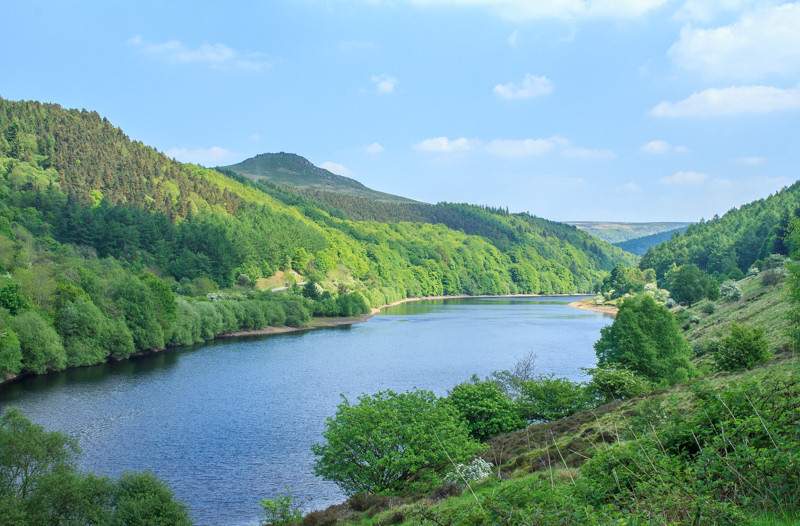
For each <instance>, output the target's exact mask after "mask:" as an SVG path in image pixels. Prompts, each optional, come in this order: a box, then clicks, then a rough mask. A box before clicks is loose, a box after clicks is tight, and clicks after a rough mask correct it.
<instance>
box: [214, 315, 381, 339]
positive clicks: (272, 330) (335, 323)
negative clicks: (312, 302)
mask: <svg viewBox="0 0 800 526" xmlns="http://www.w3.org/2000/svg"><path fill="white" fill-rule="evenodd" d="M371 317H372V314H362V315H361V316H356V317H355V318H311V321H309V323H308V325H305V326H303V327H286V326H283V327H264V328H263V329H257V330H252V331H233V332H226V333H223V334H217V335H216V336H215V337H214V338H238V337H240V336H269V335H271V334H285V333H287V332H299V331H313V330H315V329H325V328H329V327H342V326H345V325H353V324H355V323H362V322H365V321H367V320H368V319H370V318H371Z"/></svg>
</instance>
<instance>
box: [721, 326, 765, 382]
mask: <svg viewBox="0 0 800 526" xmlns="http://www.w3.org/2000/svg"><path fill="white" fill-rule="evenodd" d="M771 356H772V353H771V352H770V350H769V344H768V343H767V337H766V334H765V333H764V329H763V328H762V327H747V326H746V325H739V324H738V323H735V322H734V323H731V326H730V329H729V332H728V334H727V335H726V336H725V337H723V338H722V340H721V341H720V345H719V348H718V349H717V350H716V351H715V352H714V353H713V358H714V364H715V365H716V367H717V369H719V370H721V371H737V370H739V369H749V368H751V367H753V366H754V365H759V364H761V363H764V362H765V361H767V360H769V358H770V357H771Z"/></svg>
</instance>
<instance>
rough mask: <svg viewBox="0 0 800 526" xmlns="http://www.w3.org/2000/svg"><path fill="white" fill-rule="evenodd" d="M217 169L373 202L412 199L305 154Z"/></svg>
mask: <svg viewBox="0 0 800 526" xmlns="http://www.w3.org/2000/svg"><path fill="white" fill-rule="evenodd" d="M220 168H222V169H226V170H230V171H232V172H234V173H236V174H239V175H241V176H243V177H247V178H248V179H252V180H255V181H258V180H263V179H266V180H268V181H271V182H273V183H276V184H280V185H286V186H293V187H295V188H301V189H306V190H321V191H325V192H337V193H342V194H346V195H353V196H358V197H365V198H368V199H374V200H377V201H398V202H408V203H413V202H416V201H414V200H412V199H408V198H405V197H400V196H397V195H392V194H387V193H384V192H378V191H376V190H372V189H371V188H367V187H366V186H364V185H363V184H361V183H359V182H358V181H356V180H355V179H350V178H349V177H344V176H341V175H336V174H335V173H333V172H330V171H329V170H326V169H324V168H320V167H319V166H315V165H314V164H312V163H311V161H309V160H308V159H306V158H305V157H301V156H299V155H296V154H293V153H284V152H280V153H262V154H259V155H256V156H255V157H251V158H249V159H245V160H244V161H242V162H240V163H237V164H232V165H230V166H222V167H220Z"/></svg>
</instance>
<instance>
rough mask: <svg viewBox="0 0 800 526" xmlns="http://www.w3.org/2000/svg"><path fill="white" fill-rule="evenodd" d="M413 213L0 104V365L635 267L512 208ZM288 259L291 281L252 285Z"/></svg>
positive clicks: (74, 360) (62, 115) (90, 121)
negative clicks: (369, 212)
mask: <svg viewBox="0 0 800 526" xmlns="http://www.w3.org/2000/svg"><path fill="white" fill-rule="evenodd" d="M332 195H333V194H332ZM352 199H356V200H357V198H352ZM366 201H369V200H361V201H358V202H359V203H361V202H366ZM412 205H413V204H412ZM404 206H405V205H404ZM426 207H428V208H425V209H424V210H426V211H427V213H428V216H427V217H426V218H425V219H417V221H416V222H409V221H405V220H402V219H405V218H400V217H397V216H394V219H393V220H389V219H387V218H383V219H382V220H381V221H378V220H368V221H366V220H359V221H356V220H353V219H354V218H351V217H350V215H355V214H354V213H353V210H354V207H352V206H349V207H348V206H335V204H334V203H327V204H326V203H323V202H321V201H317V200H314V199H312V198H311V197H309V196H306V195H301V194H299V193H295V192H293V191H292V190H290V189H287V188H285V187H280V186H277V185H275V184H272V183H269V182H266V181H255V182H254V181H250V180H247V179H243V178H240V177H229V176H226V175H223V174H222V173H220V172H218V171H215V170H209V169H205V168H200V167H197V166H192V165H185V164H181V163H179V162H177V161H174V160H171V159H169V158H167V157H166V156H164V155H163V154H161V153H159V152H157V151H156V150H154V149H153V148H150V147H147V146H145V145H143V144H142V143H140V142H136V141H131V140H130V139H129V138H128V137H127V136H126V135H125V134H124V133H123V132H122V131H121V130H119V129H118V128H115V127H114V126H112V125H111V124H110V123H109V122H108V121H107V120H106V119H104V118H102V117H100V116H99V115H98V114H97V113H94V112H88V111H86V110H81V111H78V110H64V109H62V108H61V107H60V106H58V105H53V104H41V103H38V102H10V101H6V100H2V99H0V270H1V271H3V272H4V273H5V275H4V276H3V277H2V278H0V307H2V308H0V325H2V328H3V330H4V333H3V334H5V336H4V339H3V342H2V349H0V369H2V370H3V371H5V372H7V373H16V372H18V371H22V372H26V371H27V372H36V373H42V372H45V371H49V370H58V369H62V368H63V367H65V366H73V365H87V364H91V363H98V362H101V361H103V360H105V359H108V358H109V357H117V358H124V357H126V356H128V355H130V354H131V353H133V352H136V351H143V350H148V349H153V348H161V347H164V346H169V345H181V344H185V343H191V342H193V341H204V340H208V339H210V338H213V337H214V336H215V335H217V334H219V333H222V332H226V331H232V330H240V329H257V328H260V327H263V326H264V325H295V326H297V325H303V324H305V323H307V321H308V319H309V317H310V316H312V315H328V316H337V315H343V316H352V315H357V314H360V313H362V312H365V310H366V309H367V308H368V306H378V305H383V304H386V303H389V302H392V301H395V300H398V299H402V298H406V297H418V296H430V295H441V294H446V295H452V294H473V295H474V294H510V293H571V292H587V291H591V290H592V289H593V287H594V286H595V284H596V283H598V282H599V281H600V280H601V279H602V278H603V277H604V276H605V274H606V271H607V270H609V269H610V268H612V267H613V265H615V264H616V263H618V262H627V263H631V262H632V261H633V260H632V256H631V255H630V254H627V253H625V252H623V251H621V250H620V249H617V248H615V247H612V246H610V245H608V244H605V243H602V242H600V241H598V240H596V239H594V238H592V237H591V236H589V235H588V234H585V233H582V232H579V231H577V230H576V229H574V228H573V227H569V226H566V225H562V224H559V223H552V222H549V221H545V220H542V219H538V218H533V217H531V216H529V215H527V214H508V213H507V212H505V211H502V210H493V209H487V208H481V207H475V206H470V205H444V204H442V205H437V206H432V205H426ZM431 210H433V211H435V212H436V213H437V214H440V216H437V217H433V216H431V215H430V211H431ZM357 219H364V217H358V218H357ZM372 219H377V218H372ZM290 268H291V269H293V270H294V271H296V272H298V273H300V274H301V275H302V276H303V278H304V279H305V280H307V281H308V282H309V285H308V286H306V287H304V288H303V290H302V291H300V290H294V291H292V290H290V291H289V292H288V293H280V294H279V293H270V292H259V291H256V290H254V289H253V284H254V283H255V282H256V280H257V279H258V278H261V277H267V276H271V275H273V274H274V273H275V272H277V271H279V270H288V269H290ZM220 289H222V291H223V292H218V291H220ZM211 300H214V301H211Z"/></svg>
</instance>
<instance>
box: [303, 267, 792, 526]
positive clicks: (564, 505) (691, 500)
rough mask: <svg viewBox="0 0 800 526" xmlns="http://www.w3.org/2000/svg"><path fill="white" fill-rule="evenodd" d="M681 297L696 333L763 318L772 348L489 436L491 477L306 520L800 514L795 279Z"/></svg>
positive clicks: (760, 518)
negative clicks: (735, 367) (693, 298)
mask: <svg viewBox="0 0 800 526" xmlns="http://www.w3.org/2000/svg"><path fill="white" fill-rule="evenodd" d="M738 285H739V287H740V288H741V290H742V295H741V297H740V298H738V299H736V300H727V301H726V300H718V301H715V302H711V301H709V300H703V301H702V302H700V303H698V304H696V305H694V306H693V307H692V308H691V309H685V308H677V309H674V311H675V313H676V315H677V316H678V318H679V320H681V324H682V328H683V332H684V335H685V336H686V338H687V339H688V340H689V341H690V342H695V343H696V342H701V341H704V340H708V339H714V338H719V337H721V336H722V335H724V334H725V331H726V330H727V328H728V327H729V326H730V324H731V323H733V322H736V323H739V324H747V325H753V326H761V327H764V328H765V329H766V332H767V335H768V339H769V343H770V347H771V348H772V350H773V352H774V355H773V358H772V359H771V360H770V361H768V362H766V363H764V364H762V365H760V366H758V367H754V368H752V369H750V370H743V371H737V372H718V373H713V374H710V373H709V371H710V366H709V364H708V361H707V358H704V357H699V358H697V359H696V363H697V365H698V366H699V368H700V370H701V371H705V372H706V374H707V376H705V377H702V378H698V379H694V380H692V381H690V382H687V383H684V384H681V385H677V386H675V387H672V388H668V389H660V390H657V391H654V392H650V393H648V394H646V395H644V396H640V397H636V398H633V399H630V400H624V401H617V402H614V403H611V404H606V405H603V406H600V407H597V408H596V409H594V410H592V411H585V412H580V413H576V414H574V415H572V416H570V417H567V418H563V419H560V420H555V421H552V422H546V423H539V424H533V425H531V426H528V427H527V428H525V429H522V430H519V431H514V432H511V433H507V434H503V435H500V436H497V437H495V438H493V439H491V440H490V441H489V442H488V443H487V444H486V446H487V448H486V450H485V451H484V453H482V454H481V457H482V458H483V459H484V460H486V461H488V462H490V463H491V464H492V465H493V467H492V472H491V474H490V475H489V476H488V477H485V478H482V479H479V480H478V479H476V480H472V481H471V482H470V483H469V485H464V484H443V485H442V486H440V487H438V488H436V489H435V490H433V491H432V492H430V493H428V494H425V495H410V496H409V495H406V496H403V497H397V496H385V495H356V496H354V497H351V498H350V499H348V500H347V501H346V502H344V503H342V504H340V505H338V506H333V507H331V508H328V509H327V510H323V511H318V512H314V513H311V514H309V515H307V516H306V517H305V518H304V519H303V522H302V523H303V524H307V525H319V524H352V525H388V524H408V525H411V524H431V525H433V524H436V525H457V524H519V525H523V524H524V525H528V524H542V525H547V524H563V525H572V524H576V525H577V524H597V525H601V524H602V525H605V524H752V525H774V526H784V525H790V524H792V525H794V524H798V523H800V520H799V519H800V513H799V512H798V509H800V499H798V491H797V490H798V480H800V479H798V475H799V474H800V428H799V427H798V415H800V382H799V381H798V372H799V371H800V360H798V359H797V358H798V357H797V356H796V354H795V353H794V352H793V351H792V350H791V349H790V346H789V345H788V344H787V341H788V338H787V336H786V330H785V329H786V318H785V313H786V312H787V311H788V308H789V306H788V303H787V301H786V300H785V298H784V288H785V284H784V283H782V282H781V283H778V284H776V285H772V284H769V285H768V284H764V283H763V282H762V280H761V279H760V277H759V276H750V277H747V278H745V279H743V280H741V281H739V282H738Z"/></svg>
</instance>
